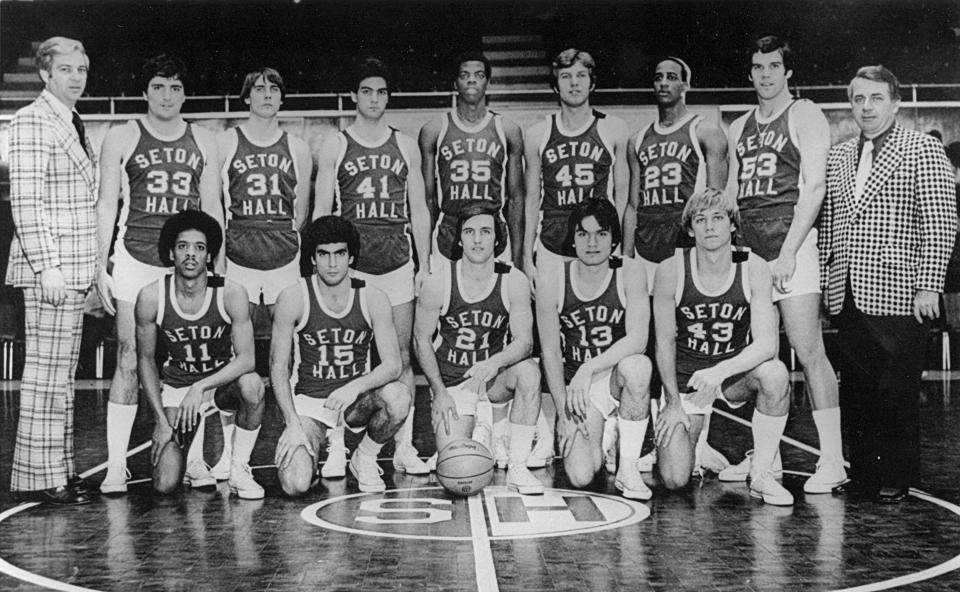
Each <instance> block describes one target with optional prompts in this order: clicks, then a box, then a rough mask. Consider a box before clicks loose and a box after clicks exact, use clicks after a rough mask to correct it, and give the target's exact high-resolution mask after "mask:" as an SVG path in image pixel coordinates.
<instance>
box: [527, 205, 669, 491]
mask: <svg viewBox="0 0 960 592" xmlns="http://www.w3.org/2000/svg"><path fill="white" fill-rule="evenodd" d="M620 233H621V231H620V221H619V218H618V217H617V211H616V209H615V208H614V206H613V204H611V203H610V202H608V201H606V200H596V199H590V200H586V201H583V202H581V203H580V204H578V205H577V206H576V207H575V208H574V210H573V212H572V214H571V216H570V221H569V227H568V232H567V239H566V241H565V247H564V248H565V249H566V250H567V252H568V253H569V252H571V251H573V252H575V253H576V257H577V258H576V259H574V260H572V261H567V262H564V263H563V265H560V266H557V267H555V268H551V269H549V270H548V269H547V268H542V269H541V270H540V271H539V272H538V275H537V283H536V294H537V298H536V300H537V325H538V327H539V330H540V344H541V347H542V359H543V368H544V372H545V373H546V378H547V385H548V386H549V388H550V392H551V394H552V395H553V399H554V402H555V403H556V406H557V410H558V411H560V413H559V414H558V415H559V421H558V437H559V439H560V450H561V452H562V454H563V464H564V469H565V470H566V473H567V478H568V479H569V480H570V483H571V484H572V485H573V486H574V487H586V486H587V485H589V484H590V482H592V481H593V478H594V476H595V475H596V473H597V471H599V470H600V467H602V466H603V450H602V444H601V441H602V433H603V424H604V421H605V420H606V419H607V418H608V417H611V416H613V415H614V414H618V416H619V419H618V426H619V428H620V459H621V462H620V466H619V468H618V469H617V477H616V487H617V489H619V490H620V491H621V492H623V495H624V496H625V497H628V498H632V499H641V500H646V499H650V497H651V495H652V493H651V491H650V488H649V487H647V485H646V484H645V483H644V482H643V478H642V476H641V474H640V468H639V466H638V464H637V460H639V458H640V450H641V447H642V446H643V437H644V435H645V434H646V430H647V424H648V422H649V413H650V392H649V386H650V375H651V372H652V364H651V363H650V360H649V359H648V358H647V357H646V356H644V355H643V351H644V348H645V347H646V342H647V332H648V326H649V322H650V304H649V300H648V296H647V282H646V277H645V273H644V271H643V268H642V267H641V266H640V265H639V264H637V263H635V262H633V261H632V260H629V262H628V263H627V264H626V266H625V265H624V261H621V260H620V259H618V258H614V257H611V254H612V253H613V250H614V249H615V248H616V247H617V245H619V244H620ZM618 408H619V413H617V412H618Z"/></svg>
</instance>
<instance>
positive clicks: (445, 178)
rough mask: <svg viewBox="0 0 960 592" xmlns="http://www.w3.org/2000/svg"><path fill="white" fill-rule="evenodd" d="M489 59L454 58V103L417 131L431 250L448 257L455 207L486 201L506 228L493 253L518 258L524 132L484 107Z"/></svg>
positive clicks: (451, 248)
mask: <svg viewBox="0 0 960 592" xmlns="http://www.w3.org/2000/svg"><path fill="white" fill-rule="evenodd" d="M490 72H491V67H490V60H488V59H487V58H486V57H484V55H483V54H482V53H479V52H477V53H465V54H462V55H460V56H459V57H458V59H457V72H456V78H455V80H454V84H453V86H454V88H455V89H456V91H457V107H456V109H453V110H451V111H450V112H448V113H445V114H444V115H443V117H441V118H440V119H437V120H433V121H431V122H429V123H427V124H426V125H424V126H423V129H421V130H420V152H421V154H422V156H423V164H422V169H423V182H424V186H425V188H426V196H427V203H428V204H429V206H430V210H431V214H432V215H433V219H434V220H436V221H437V223H436V224H437V225H436V231H435V233H434V253H435V254H436V253H439V254H440V255H442V256H443V257H444V258H446V259H447V260H452V259H453V256H452V253H453V251H454V250H455V249H456V248H457V247H456V244H457V242H458V241H459V238H460V237H458V236H457V235H456V228H457V220H458V217H459V215H460V212H461V211H463V209H464V208H465V207H466V206H467V205H468V204H472V203H482V204H487V205H488V206H489V208H490V212H491V213H493V214H494V215H495V216H496V217H497V218H498V219H500V220H503V219H504V214H506V219H507V222H508V228H509V230H510V234H509V239H510V240H509V241H506V242H505V243H504V244H498V245H497V256H498V257H500V258H501V259H502V260H505V261H514V262H520V261H522V259H521V257H522V255H523V250H522V245H523V189H524V188H523V135H522V134H521V132H520V127H519V126H518V125H517V124H515V123H513V122H512V121H508V120H506V119H504V118H503V117H501V116H500V115H499V114H497V113H493V112H492V111H489V110H488V109H487V84H488V83H489V81H490Z"/></svg>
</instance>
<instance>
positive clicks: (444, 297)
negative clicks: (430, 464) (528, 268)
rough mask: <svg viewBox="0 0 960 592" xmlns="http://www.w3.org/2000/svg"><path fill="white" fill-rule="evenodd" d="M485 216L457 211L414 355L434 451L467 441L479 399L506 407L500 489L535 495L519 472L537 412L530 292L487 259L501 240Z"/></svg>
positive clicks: (498, 225) (499, 226) (428, 286)
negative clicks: (506, 445)
mask: <svg viewBox="0 0 960 592" xmlns="http://www.w3.org/2000/svg"><path fill="white" fill-rule="evenodd" d="M492 212H493V210H492V209H491V208H490V207H489V206H487V204H484V203H476V204H469V205H467V206H466V207H465V208H464V209H463V210H462V212H461V214H460V217H459V219H458V222H457V232H456V235H455V236H457V237H458V238H457V242H455V243H454V245H453V247H452V255H453V259H452V260H449V261H448V260H446V259H441V260H440V261H441V264H440V267H439V269H435V270H434V273H433V274H432V275H430V276H429V277H428V278H427V280H426V282H424V285H423V288H422V290H421V291H420V296H419V298H418V299H417V313H416V321H415V326H414V348H415V350H416V352H417V359H418V360H419V361H420V367H421V368H422V369H423V373H424V375H425V376H426V377H427V381H428V382H429V383H430V390H431V392H432V393H433V431H434V434H435V436H436V442H437V450H442V449H443V447H444V446H446V444H447V443H449V442H450V441H452V440H456V439H459V438H469V437H470V436H471V434H472V433H473V429H474V425H475V419H476V414H477V401H478V400H480V399H489V400H490V402H491V403H492V404H494V405H497V404H502V405H505V404H506V403H507V402H508V401H510V400H513V408H512V409H511V411H510V449H509V455H508V463H509V468H508V469H507V486H508V487H510V488H512V489H516V490H517V491H518V492H520V493H523V494H538V493H543V484H542V483H541V482H540V481H539V480H538V479H537V478H536V477H534V476H533V475H532V474H531V473H530V471H529V470H528V469H527V466H526V464H527V457H528V456H529V455H530V448H531V446H532V444H533V435H534V430H535V429H536V423H537V416H538V415H539V413H540V371H539V369H538V368H537V365H536V363H534V362H533V360H531V359H530V352H531V351H532V350H533V313H532V311H531V309H530V288H529V282H528V281H527V278H526V276H525V275H524V274H523V273H522V272H520V271H519V270H517V269H515V268H513V267H511V266H510V265H508V264H506V263H500V262H498V261H496V260H495V259H494V256H495V255H494V253H495V252H496V248H497V247H499V246H501V245H503V244H504V243H505V242H506V233H505V232H504V225H503V223H502V222H501V221H499V220H498V219H497V218H496V217H494V215H493V214H492ZM434 332H436V333H437V338H436V341H433V342H432V343H431V341H432V338H433V334H434ZM508 336H509V343H508ZM486 444H487V445H488V446H489V443H486Z"/></svg>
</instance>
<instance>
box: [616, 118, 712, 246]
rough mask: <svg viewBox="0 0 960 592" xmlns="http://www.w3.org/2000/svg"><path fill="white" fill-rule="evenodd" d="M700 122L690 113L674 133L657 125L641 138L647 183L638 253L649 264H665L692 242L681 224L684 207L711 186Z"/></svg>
mask: <svg viewBox="0 0 960 592" xmlns="http://www.w3.org/2000/svg"><path fill="white" fill-rule="evenodd" d="M700 120H701V117H699V116H698V115H693V114H690V115H689V116H688V117H687V118H686V119H683V120H681V121H679V122H677V123H676V124H674V125H673V127H670V128H662V127H660V125H659V123H658V122H654V123H652V124H651V125H649V126H647V127H646V128H644V129H643V130H641V131H640V132H639V133H638V134H637V139H636V142H635V144H636V153H637V158H638V159H639V160H640V178H641V181H640V200H639V202H638V203H637V229H636V232H635V241H634V245H635V247H634V248H635V249H636V252H637V254H638V255H640V256H641V257H643V258H644V259H646V260H647V261H651V262H653V263H660V262H661V261H663V260H664V259H667V258H668V257H670V256H671V255H672V254H673V252H674V249H676V248H677V247H682V246H684V243H686V242H688V241H685V240H684V237H687V234H686V233H685V232H683V228H682V226H681V223H680V218H681V214H683V206H684V204H685V203H686V201H687V198H688V197H690V196H691V195H693V193H694V192H695V191H698V190H700V189H703V187H705V186H706V181H707V170H706V169H707V167H706V164H705V162H704V158H703V154H702V152H701V150H700V142H699V140H698V139H697V131H696V129H697V124H698V123H699V122H700Z"/></svg>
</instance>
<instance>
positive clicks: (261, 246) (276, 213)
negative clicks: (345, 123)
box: [210, 68, 313, 480]
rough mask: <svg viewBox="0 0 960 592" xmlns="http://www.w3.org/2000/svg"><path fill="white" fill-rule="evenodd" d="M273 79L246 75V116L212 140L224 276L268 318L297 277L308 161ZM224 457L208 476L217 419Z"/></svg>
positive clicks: (270, 74)
mask: <svg viewBox="0 0 960 592" xmlns="http://www.w3.org/2000/svg"><path fill="white" fill-rule="evenodd" d="M283 97H284V86H283V78H282V77H281V76H280V73H279V72H277V71H276V70H274V69H273V68H261V69H259V70H254V71H253V72H250V73H249V74H247V77H246V78H245V79H244V81H243V87H242V88H241V90H240V99H241V100H243V101H244V102H245V103H246V104H247V105H249V106H250V117H249V119H247V121H246V122H244V123H242V124H240V125H239V126H237V127H235V128H233V129H229V130H226V131H224V132H223V133H221V134H220V135H219V136H218V137H217V152H218V154H219V155H220V158H221V161H220V166H219V170H220V176H221V182H222V187H223V202H224V210H225V211H226V223H227V224H226V225H227V232H226V234H227V240H226V255H227V256H226V263H227V277H229V278H230V279H231V280H233V281H235V282H237V283H238V284H240V285H241V286H243V287H244V288H246V290H247V296H248V297H249V298H250V306H251V311H252V310H253V307H255V306H256V305H258V304H260V302H261V301H262V302H263V303H264V304H265V305H266V306H267V307H268V308H269V309H270V312H271V313H272V312H273V306H274V304H275V303H276V301H277V296H278V295H279V294H280V290H282V289H283V288H285V287H287V286H289V285H292V284H295V283H297V280H299V279H300V234H299V232H298V230H299V229H300V228H302V227H303V225H304V224H305V223H306V222H307V216H309V215H310V203H309V201H310V173H311V172H312V168H313V157H312V156H311V155H310V149H309V148H308V147H307V144H306V142H304V141H303V140H301V139H300V138H297V137H295V136H291V135H290V134H288V133H287V132H285V131H282V130H281V129H280V126H279V124H278V122H277V115H278V113H279V111H280V106H281V105H282V104H283ZM220 421H221V425H222V426H223V436H224V438H223V441H224V448H223V453H222V454H221V456H220V460H219V461H218V462H217V464H216V465H214V466H213V468H212V469H210V474H211V475H213V477H214V478H216V479H218V480H223V479H226V478H227V472H228V470H229V468H230V465H229V460H230V448H229V442H230V440H231V437H230V436H231V432H232V429H233V418H232V417H231V416H230V415H227V414H221V415H220Z"/></svg>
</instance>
